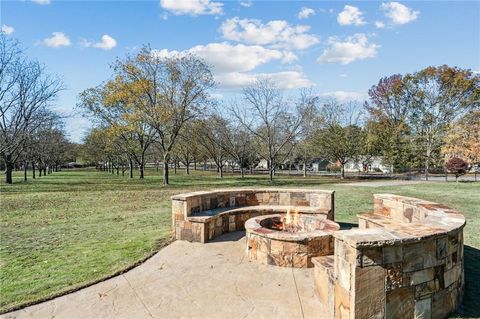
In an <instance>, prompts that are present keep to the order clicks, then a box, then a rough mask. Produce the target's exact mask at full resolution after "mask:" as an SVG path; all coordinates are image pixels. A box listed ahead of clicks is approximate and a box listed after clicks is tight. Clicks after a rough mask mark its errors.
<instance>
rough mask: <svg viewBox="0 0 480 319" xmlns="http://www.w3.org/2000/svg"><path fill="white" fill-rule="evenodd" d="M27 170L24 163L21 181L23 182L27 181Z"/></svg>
mask: <svg viewBox="0 0 480 319" xmlns="http://www.w3.org/2000/svg"><path fill="white" fill-rule="evenodd" d="M27 168H28V162H25V163H24V164H23V180H24V181H25V182H26V181H27Z"/></svg>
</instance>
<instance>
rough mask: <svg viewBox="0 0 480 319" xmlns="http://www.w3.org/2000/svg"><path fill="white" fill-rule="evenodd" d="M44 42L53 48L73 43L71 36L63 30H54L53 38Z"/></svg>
mask: <svg viewBox="0 0 480 319" xmlns="http://www.w3.org/2000/svg"><path fill="white" fill-rule="evenodd" d="M43 44H45V45H46V46H48V47H52V48H60V47H68V46H70V45H72V43H71V42H70V38H69V37H68V36H66V35H65V33H63V32H53V33H52V37H51V38H46V39H44V40H43Z"/></svg>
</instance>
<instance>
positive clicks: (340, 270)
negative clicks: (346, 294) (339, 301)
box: [334, 258, 353, 291]
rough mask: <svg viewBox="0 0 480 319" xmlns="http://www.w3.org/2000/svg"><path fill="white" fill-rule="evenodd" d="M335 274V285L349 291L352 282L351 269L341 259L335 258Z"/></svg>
mask: <svg viewBox="0 0 480 319" xmlns="http://www.w3.org/2000/svg"><path fill="white" fill-rule="evenodd" d="M334 266H335V274H336V275H337V283H338V284H339V285H340V286H341V287H342V288H344V289H345V290H347V291H350V286H351V280H352V267H353V266H351V265H350V263H349V262H348V261H346V260H344V259H342V258H335V263H334Z"/></svg>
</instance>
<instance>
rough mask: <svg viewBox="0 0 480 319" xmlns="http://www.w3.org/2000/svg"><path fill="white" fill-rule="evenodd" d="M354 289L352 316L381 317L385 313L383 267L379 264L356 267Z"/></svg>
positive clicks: (352, 293)
mask: <svg viewBox="0 0 480 319" xmlns="http://www.w3.org/2000/svg"><path fill="white" fill-rule="evenodd" d="M354 280H355V282H354V289H352V290H351V292H350V294H351V295H352V297H353V300H354V309H353V317H354V318H383V317H384V314H385V287H384V281H385V269H384V268H382V267H381V266H371V267H364V268H361V267H356V268H355V278H354Z"/></svg>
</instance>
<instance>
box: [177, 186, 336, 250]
mask: <svg viewBox="0 0 480 319" xmlns="http://www.w3.org/2000/svg"><path fill="white" fill-rule="evenodd" d="M295 208H296V209H297V210H298V212H299V213H302V214H315V215H317V216H319V217H321V218H324V219H325V218H326V219H330V220H333V218H334V192H333V191H323V190H313V189H312V190H305V189H225V190H215V191H201V192H192V193H187V194H180V195H175V196H172V222H173V229H174V232H175V238H176V239H181V240H188V241H194V242H201V243H205V242H208V241H209V240H211V239H213V238H215V237H217V236H219V235H221V234H223V233H226V232H231V231H237V230H244V229H245V222H246V221H247V220H248V219H250V218H252V217H255V216H260V215H267V214H273V213H285V212H286V211H287V210H288V209H295Z"/></svg>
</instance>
